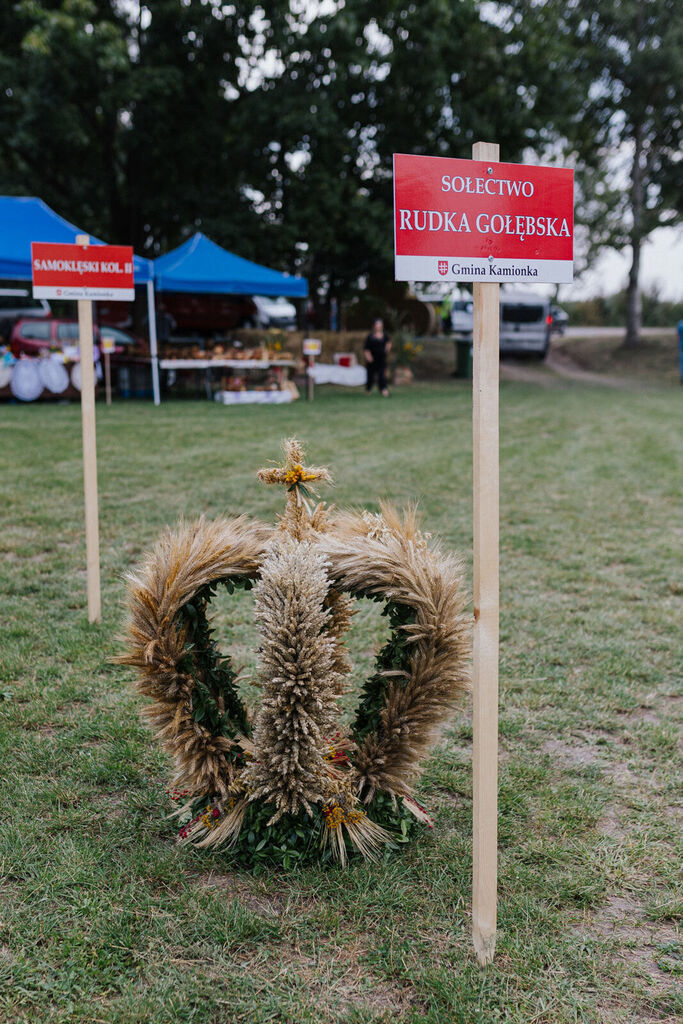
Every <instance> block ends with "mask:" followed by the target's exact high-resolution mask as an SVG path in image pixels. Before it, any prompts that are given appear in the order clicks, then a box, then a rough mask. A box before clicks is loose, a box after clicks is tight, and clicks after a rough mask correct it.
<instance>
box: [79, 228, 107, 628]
mask: <svg viewBox="0 0 683 1024" xmlns="http://www.w3.org/2000/svg"><path fill="white" fill-rule="evenodd" d="M89 241H90V237H89V236H88V235H76V244H77V245H87V244H88V243H89ZM78 337H79V344H80V350H81V421H82V427H83V487H84V492H85V552H86V562H87V585H88V621H89V622H99V621H100V620H101V618H102V608H101V601H100V531H99V523H98V514H97V444H96V434H95V371H94V368H93V340H92V339H93V329H92V302H90V300H89V299H79V300H78Z"/></svg>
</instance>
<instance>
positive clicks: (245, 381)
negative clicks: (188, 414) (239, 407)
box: [159, 356, 296, 405]
mask: <svg viewBox="0 0 683 1024" xmlns="http://www.w3.org/2000/svg"><path fill="white" fill-rule="evenodd" d="M295 366H296V361H295V360H294V359H249V358H243V359H231V358H226V357H223V356H213V357H206V358H202V357H201V356H200V357H195V358H180V359H174V358H170V359H169V358H167V359H160V360H159V369H161V370H167V371H173V376H170V375H169V377H168V378H167V381H168V383H169V385H170V386H172V385H173V383H174V382H175V374H176V373H177V372H179V371H182V372H185V373H186V372H187V371H188V370H193V371H197V370H199V371H203V373H204V388H205V390H206V397H207V398H209V399H212V398H213V397H214V387H213V372H214V370H222V371H226V370H227V371H233V372H232V373H223V375H222V377H221V381H220V388H219V390H218V391H217V393H216V396H215V397H216V399H217V400H218V401H223V402H224V404H226V405H229V404H233V403H232V402H231V401H230V399H227V400H226V399H224V398H221V397H220V396H225V395H230V394H241V395H242V396H243V397H242V398H241V399H240V400H239V404H247V403H248V402H249V401H254V402H257V401H265V399H263V398H259V397H256V396H262V395H264V394H266V393H268V392H272V393H280V392H284V393H287V394H289V395H290V397H289V398H288V399H286V400H287V401H291V397H293V395H292V388H290V387H289V386H288V385H289V381H288V373H287V371H288V370H291V369H294V367H295ZM234 371H239V373H236V372H234ZM249 395H253V396H254V397H252V398H249V397H248V396H249ZM283 400H284V399H283ZM237 401H238V400H235V403H237Z"/></svg>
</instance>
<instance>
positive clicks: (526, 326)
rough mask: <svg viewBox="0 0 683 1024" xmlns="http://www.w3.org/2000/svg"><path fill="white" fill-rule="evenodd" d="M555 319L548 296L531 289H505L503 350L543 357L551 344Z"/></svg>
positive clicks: (501, 310) (502, 320)
mask: <svg viewBox="0 0 683 1024" xmlns="http://www.w3.org/2000/svg"><path fill="white" fill-rule="evenodd" d="M552 321H553V318H552V316H551V313H550V302H549V301H548V299H545V298H543V297H542V296H540V295H534V294H531V293H528V292H527V293H524V292H502V293H501V296H500V351H501V352H502V353H514V354H516V355H525V354H528V355H535V356H537V357H538V358H540V359H544V358H545V356H546V354H547V352H548V347H549V345H550V328H551V325H552Z"/></svg>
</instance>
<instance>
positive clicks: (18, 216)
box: [0, 196, 154, 284]
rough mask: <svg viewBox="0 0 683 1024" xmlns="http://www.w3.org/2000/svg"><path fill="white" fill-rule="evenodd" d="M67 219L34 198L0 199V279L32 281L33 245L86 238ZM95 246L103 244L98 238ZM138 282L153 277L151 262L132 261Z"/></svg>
mask: <svg viewBox="0 0 683 1024" xmlns="http://www.w3.org/2000/svg"><path fill="white" fill-rule="evenodd" d="M85 234H87V231H81V230H80V228H77V227H76V226H75V225H74V224H70V223H69V221H68V220H64V218H63V217H60V216H59V214H58V213H55V211H54V210H51V209H50V207H49V206H48V205H47V204H46V203H44V202H43V200H42V199H36V198H35V196H0V277H2V278H6V279H8V280H12V281H30V280H31V242H62V243H65V244H73V243H74V242H75V241H76V235H85ZM90 241H91V243H92V244H93V245H104V243H103V242H101V241H100V240H99V238H92V237H91V239H90ZM133 264H134V272H135V283H136V284H146V282H147V281H151V280H152V279H153V277H154V268H153V265H152V261H151V260H146V259H144V258H143V257H142V256H135V257H134V258H133Z"/></svg>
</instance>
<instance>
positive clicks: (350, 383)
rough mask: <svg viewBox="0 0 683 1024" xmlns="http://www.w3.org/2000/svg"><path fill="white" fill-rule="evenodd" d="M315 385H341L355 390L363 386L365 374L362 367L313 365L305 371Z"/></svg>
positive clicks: (330, 364) (365, 378) (332, 364)
mask: <svg viewBox="0 0 683 1024" xmlns="http://www.w3.org/2000/svg"><path fill="white" fill-rule="evenodd" d="M306 372H307V373H308V374H310V376H311V377H312V378H313V380H314V381H315V383H316V384H343V385H345V387H349V388H356V387H360V386H361V385H362V384H365V382H366V380H367V373H366V371H365V367H364V366H335V365H334V363H315V364H314V365H313V366H309V368H308V370H307V371H306Z"/></svg>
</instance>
